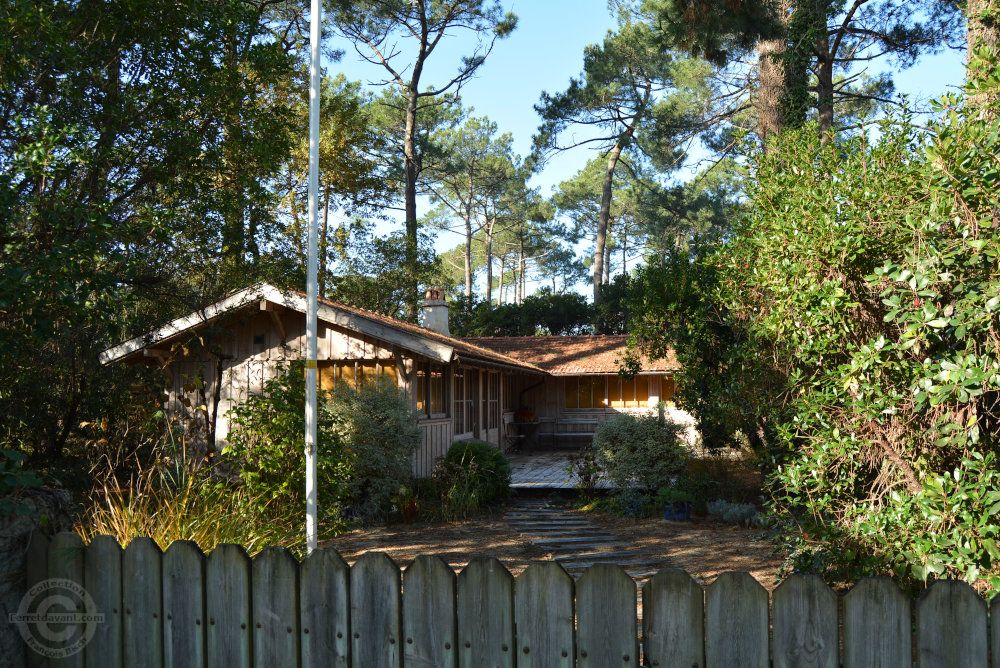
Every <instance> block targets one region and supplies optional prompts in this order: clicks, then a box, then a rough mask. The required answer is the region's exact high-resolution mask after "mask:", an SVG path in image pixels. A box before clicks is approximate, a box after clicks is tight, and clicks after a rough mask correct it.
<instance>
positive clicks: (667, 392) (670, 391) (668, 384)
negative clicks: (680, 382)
mask: <svg viewBox="0 0 1000 668" xmlns="http://www.w3.org/2000/svg"><path fill="white" fill-rule="evenodd" d="M676 391H677V386H676V385H675V384H674V377H673V376H664V377H663V390H662V392H661V394H660V399H662V400H663V401H666V402H667V403H668V404H670V405H671V406H672V405H673V403H674V392H676Z"/></svg>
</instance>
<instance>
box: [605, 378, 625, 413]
mask: <svg viewBox="0 0 1000 668" xmlns="http://www.w3.org/2000/svg"><path fill="white" fill-rule="evenodd" d="M608 398H609V399H610V400H611V407H612V408H622V407H623V406H624V405H625V402H624V401H622V380H621V378H619V377H618V376H612V377H611V378H608Z"/></svg>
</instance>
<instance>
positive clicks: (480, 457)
mask: <svg viewBox="0 0 1000 668" xmlns="http://www.w3.org/2000/svg"><path fill="white" fill-rule="evenodd" d="M444 460H445V462H451V463H463V462H465V463H468V462H471V463H473V464H475V470H476V475H475V489H476V493H477V495H478V496H479V498H480V499H481V501H482V503H489V502H491V501H493V500H495V499H499V498H503V497H505V496H507V495H508V494H509V493H510V462H509V461H507V457H505V456H504V454H503V452H501V451H500V448H498V447H496V446H495V445H490V444H489V443H484V442H483V441H457V442H455V443H452V445H451V447H450V448H449V449H448V454H446V455H445V457H444Z"/></svg>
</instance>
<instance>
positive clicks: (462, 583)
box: [458, 558, 514, 668]
mask: <svg viewBox="0 0 1000 668" xmlns="http://www.w3.org/2000/svg"><path fill="white" fill-rule="evenodd" d="M458 642H459V653H458V657H459V661H458V663H459V667H460V668H514V578H513V577H511V575H510V572H509V571H508V570H507V569H506V568H504V567H503V564H501V563H500V562H499V561H497V560H496V559H482V558H479V559H473V560H472V561H470V562H469V564H468V565H467V566H466V567H465V568H464V569H463V570H462V572H461V573H459V575H458Z"/></svg>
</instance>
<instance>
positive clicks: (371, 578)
mask: <svg viewBox="0 0 1000 668" xmlns="http://www.w3.org/2000/svg"><path fill="white" fill-rule="evenodd" d="M399 590H400V578H399V569H398V568H397V567H396V564H394V563H393V561H392V559H390V558H389V556H388V555H386V554H385V553H383V552H369V553H367V554H364V555H362V556H361V558H360V559H358V561H357V562H356V563H355V564H354V567H353V568H352V569H351V659H352V661H353V663H354V666H355V668H362V667H364V668H367V667H369V666H370V667H371V668H400V667H401V666H402V665H403V662H402V658H403V652H402V650H401V648H400V646H399V643H400V640H401V637H402V633H401V631H402V619H401V616H402V605H401V602H400V591H399Z"/></svg>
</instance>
